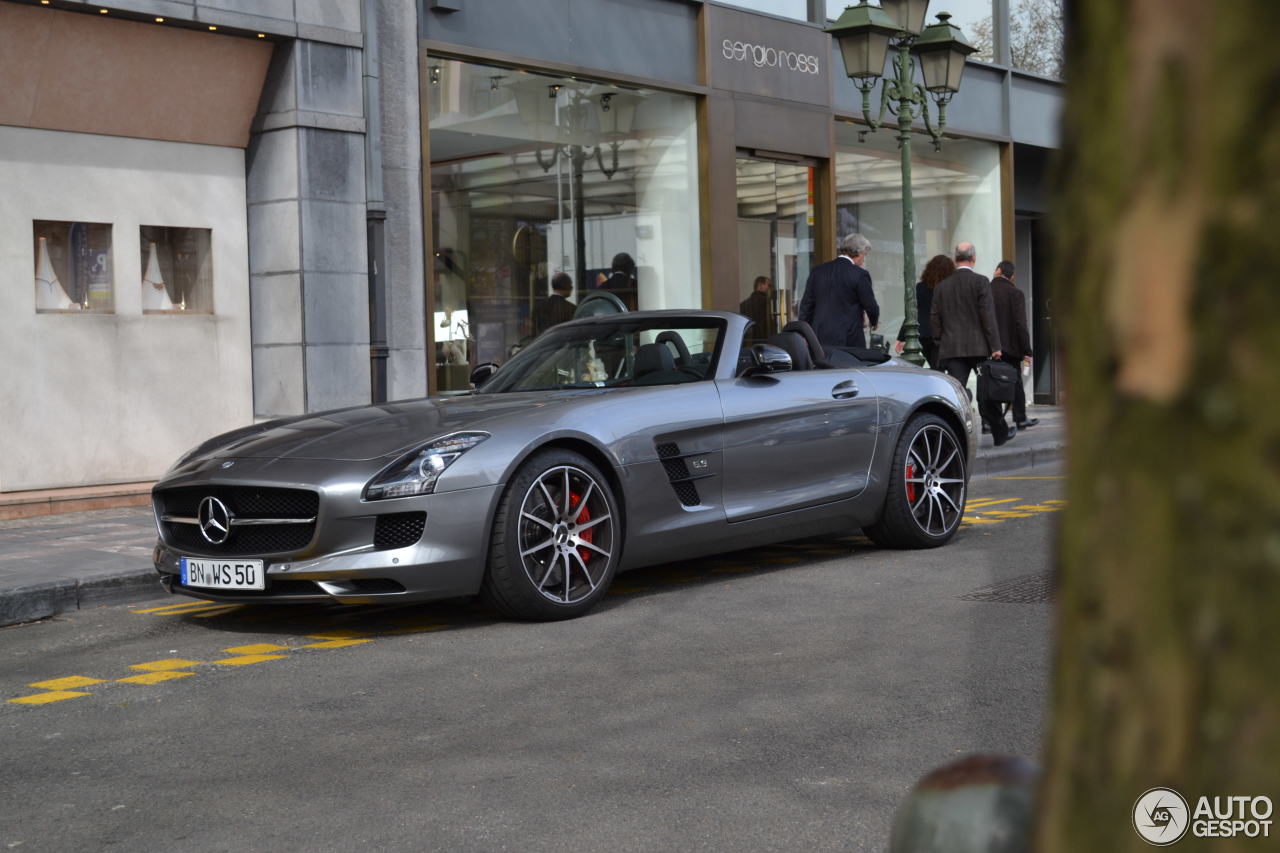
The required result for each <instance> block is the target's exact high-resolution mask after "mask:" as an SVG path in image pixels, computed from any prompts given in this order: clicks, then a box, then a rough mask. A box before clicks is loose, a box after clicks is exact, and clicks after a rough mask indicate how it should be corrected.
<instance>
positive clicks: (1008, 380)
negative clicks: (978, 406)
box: [978, 358, 1022, 403]
mask: <svg viewBox="0 0 1280 853" xmlns="http://www.w3.org/2000/svg"><path fill="white" fill-rule="evenodd" d="M1021 380H1022V377H1021V376H1019V375H1018V368H1016V367H1014V366H1013V365H1012V364H1010V363H1009V362H1007V361H1001V360H1000V359H995V358H989V359H987V360H986V361H984V362H982V364H979V365H978V399H979V400H982V401H984V402H987V403H1012V402H1013V398H1014V395H1015V394H1016V393H1017V388H1018V383H1019V382H1020V381H1021Z"/></svg>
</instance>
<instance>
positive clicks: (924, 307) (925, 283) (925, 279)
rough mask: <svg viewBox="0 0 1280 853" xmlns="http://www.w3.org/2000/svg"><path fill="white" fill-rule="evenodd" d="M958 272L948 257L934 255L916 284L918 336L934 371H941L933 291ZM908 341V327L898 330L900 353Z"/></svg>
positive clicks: (925, 356) (921, 349)
mask: <svg viewBox="0 0 1280 853" xmlns="http://www.w3.org/2000/svg"><path fill="white" fill-rule="evenodd" d="M955 271H956V264H955V261H953V260H951V259H950V258H948V257H947V256H946V255H934V256H933V257H932V258H930V259H929V263H928V264H926V265H925V268H924V272H923V273H921V275H920V280H919V281H917V282H916V318H917V322H918V323H919V324H920V325H919V328H918V330H917V331H916V336H917V337H918V338H919V339H920V351H921V352H923V353H924V360H925V361H926V362H928V364H929V366H930V367H932V368H933V369H934V370H941V369H942V367H941V365H940V363H939V362H938V342H937V340H935V339H934V337H933V316H932V315H933V289H934V288H935V287H937V286H938V282H940V281H942V280H943V279H944V278H946V277H947V276H949V275H951V274H952V273H953V272H955ZM906 340H907V334H906V325H905V324H904V325H903V327H902V328H901V329H899V330H898V352H899V353H901V352H902V349H903V346H904V345H905V343H906Z"/></svg>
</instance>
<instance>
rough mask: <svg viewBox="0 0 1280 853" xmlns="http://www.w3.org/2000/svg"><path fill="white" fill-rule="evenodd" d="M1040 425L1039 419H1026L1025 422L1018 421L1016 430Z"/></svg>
mask: <svg viewBox="0 0 1280 853" xmlns="http://www.w3.org/2000/svg"><path fill="white" fill-rule="evenodd" d="M1038 423H1040V419H1039V418H1027V419H1026V420H1025V421H1018V429H1026V428H1027V427H1033V426H1035V425H1036V424H1038Z"/></svg>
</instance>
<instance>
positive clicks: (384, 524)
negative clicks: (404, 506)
mask: <svg viewBox="0 0 1280 853" xmlns="http://www.w3.org/2000/svg"><path fill="white" fill-rule="evenodd" d="M426 526H427V514H426V513H425V512H394V513H391V514H389V515H380V516H378V523H377V526H376V527H375V528H374V531H373V545H374V547H375V548H379V549H386V548H405V547H408V546H409V545H416V544H417V542H418V540H419V539H421V538H422V531H423V530H424V529H426Z"/></svg>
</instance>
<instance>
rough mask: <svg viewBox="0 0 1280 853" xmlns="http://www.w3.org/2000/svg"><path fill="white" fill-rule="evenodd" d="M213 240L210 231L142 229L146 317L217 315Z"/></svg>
mask: <svg viewBox="0 0 1280 853" xmlns="http://www.w3.org/2000/svg"><path fill="white" fill-rule="evenodd" d="M212 237H213V232H212V231H211V230H210V229H208V228H169V227H166V226H162V225H143V226H142V227H141V228H140V229H139V238H140V239H139V243H140V247H141V250H142V266H141V269H142V311H143V313H144V314H170V313H173V314H212V313H213V259H212V257H211V252H210V247H211V245H212Z"/></svg>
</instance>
